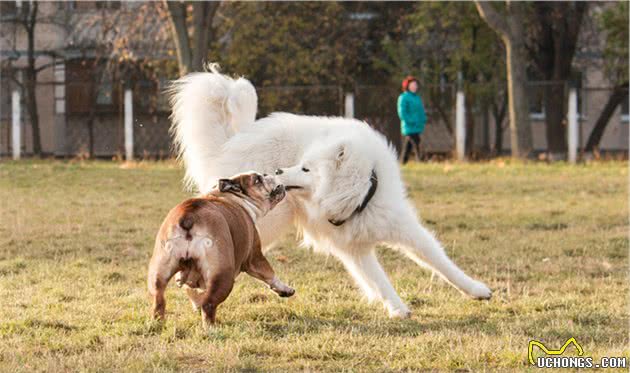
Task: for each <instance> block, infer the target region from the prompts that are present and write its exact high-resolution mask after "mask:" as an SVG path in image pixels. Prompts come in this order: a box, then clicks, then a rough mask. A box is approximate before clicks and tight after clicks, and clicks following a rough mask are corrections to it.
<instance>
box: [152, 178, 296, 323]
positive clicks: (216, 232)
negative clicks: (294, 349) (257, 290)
mask: <svg viewBox="0 0 630 373" xmlns="http://www.w3.org/2000/svg"><path fill="white" fill-rule="evenodd" d="M285 194H286V193H285V190H284V186H283V185H279V184H277V182H276V180H275V178H274V177H272V176H267V175H264V176H263V175H260V174H258V173H255V172H250V173H245V174H239V175H236V176H234V177H232V178H230V179H221V180H219V185H218V186H217V188H215V189H214V190H212V191H211V192H210V193H208V194H207V195H205V196H203V197H201V198H192V199H189V200H186V201H184V202H182V203H180V204H179V205H177V206H175V208H173V209H172V210H171V211H170V212H169V214H168V216H167V217H166V219H165V220H164V222H163V223H162V227H161V228H160V231H159V232H158V234H157V237H156V240H155V248H154V250H153V257H152V258H151V263H150V265H149V275H148V285H149V293H150V294H151V296H152V297H153V315H154V317H155V318H160V319H162V318H164V311H165V307H166V302H165V300H164V291H165V289H166V285H167V284H168V282H169V280H170V279H171V277H172V276H173V275H174V274H175V273H176V272H178V271H182V272H181V275H180V278H179V279H178V283H179V284H180V285H181V284H185V285H188V286H187V289H186V290H187V293H188V296H189V298H190V300H191V302H192V303H193V305H194V306H195V308H201V311H202V317H203V322H204V325H207V324H211V323H214V321H215V315H216V309H217V307H218V305H219V304H221V303H222V302H223V301H224V300H225V299H226V298H227V296H228V295H229V294H230V292H231V291H232V286H233V284H234V279H235V278H236V276H238V274H239V273H240V272H247V273H248V274H249V275H250V276H252V277H254V278H257V279H259V280H261V281H263V282H265V283H266V284H268V285H269V287H270V288H271V289H272V290H273V291H275V292H276V293H278V295H280V296H281V297H290V296H291V295H293V294H294V293H295V290H293V289H292V288H290V287H289V286H287V285H285V284H283V283H282V282H281V281H280V280H279V279H278V278H277V277H276V276H275V274H274V271H273V269H272V268H271V265H270V264H269V262H267V259H265V257H264V256H263V254H262V252H261V248H260V239H259V237H258V231H257V230H256V227H255V225H254V224H255V221H256V219H257V218H261V217H263V216H264V215H265V214H267V212H269V211H270V210H271V209H272V208H274V207H275V206H276V205H277V204H278V203H279V202H280V201H281V200H282V199H283V198H284V196H285ZM194 288H197V289H194Z"/></svg>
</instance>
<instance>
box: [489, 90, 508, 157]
mask: <svg viewBox="0 0 630 373" xmlns="http://www.w3.org/2000/svg"><path fill="white" fill-rule="evenodd" d="M506 104H507V97H505V98H504V99H503V100H502V102H501V103H500V105H501V106H499V105H498V104H497V103H496V101H495V102H493V103H492V115H493V116H494V133H495V136H494V153H495V154H496V155H500V154H501V152H503V120H504V119H505V109H506V107H507V105H506Z"/></svg>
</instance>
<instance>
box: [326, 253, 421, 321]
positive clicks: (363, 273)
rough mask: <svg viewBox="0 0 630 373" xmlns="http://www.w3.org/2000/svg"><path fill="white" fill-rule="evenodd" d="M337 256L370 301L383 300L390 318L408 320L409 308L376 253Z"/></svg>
mask: <svg viewBox="0 0 630 373" xmlns="http://www.w3.org/2000/svg"><path fill="white" fill-rule="evenodd" d="M335 255H336V256H337V257H338V258H339V259H340V260H341V262H342V263H343V265H344V266H345V267H346V269H347V270H348V272H350V275H352V277H353V278H354V280H355V281H356V283H357V285H358V286H359V288H361V290H362V291H363V293H364V294H365V296H366V297H367V298H368V301H374V300H376V299H379V300H381V301H382V302H383V305H384V306H385V308H387V311H388V312H389V316H390V317H395V318H406V317H409V316H410V314H411V312H410V311H409V308H407V306H406V305H405V304H404V303H403V301H402V300H401V299H400V297H399V296H398V294H397V293H396V290H394V287H393V286H392V284H391V283H390V281H389V278H388V277H387V274H386V273H385V271H384V270H383V267H381V264H380V263H379V262H378V259H377V258H376V255H375V254H374V251H370V252H369V253H367V254H363V255H352V254H349V253H345V252H337V253H335Z"/></svg>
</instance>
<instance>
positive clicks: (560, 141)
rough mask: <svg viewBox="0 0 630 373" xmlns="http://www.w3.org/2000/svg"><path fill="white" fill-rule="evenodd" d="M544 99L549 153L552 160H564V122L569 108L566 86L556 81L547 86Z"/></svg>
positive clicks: (565, 138)
mask: <svg viewBox="0 0 630 373" xmlns="http://www.w3.org/2000/svg"><path fill="white" fill-rule="evenodd" d="M543 97H544V101H545V124H546V126H545V128H546V135H547V151H548V152H549V154H550V156H551V158H552V159H556V158H557V159H562V158H564V155H565V154H566V152H567V133H566V130H567V128H566V125H565V124H566V123H565V121H564V118H565V114H566V108H567V100H566V98H567V95H566V94H565V84H564V83H563V82H560V81H554V82H552V83H551V84H549V85H547V86H545V89H544V96H543Z"/></svg>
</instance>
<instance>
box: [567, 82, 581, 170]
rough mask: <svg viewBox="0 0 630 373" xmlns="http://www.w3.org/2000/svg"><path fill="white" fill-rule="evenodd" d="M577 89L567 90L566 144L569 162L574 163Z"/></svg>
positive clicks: (576, 127)
mask: <svg viewBox="0 0 630 373" xmlns="http://www.w3.org/2000/svg"><path fill="white" fill-rule="evenodd" d="M577 104H578V100H577V89H576V88H575V87H571V89H570V90H569V113H568V114H567V117H568V118H569V128H568V137H569V139H568V140H569V141H568V146H569V162H570V163H575V162H576V161H577V148H578V108H577V106H578V105H577Z"/></svg>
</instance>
